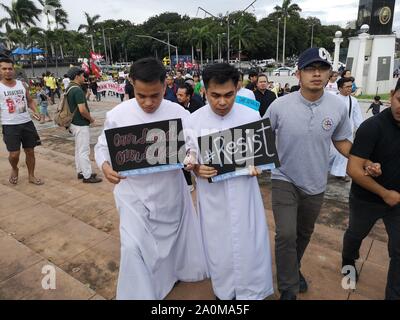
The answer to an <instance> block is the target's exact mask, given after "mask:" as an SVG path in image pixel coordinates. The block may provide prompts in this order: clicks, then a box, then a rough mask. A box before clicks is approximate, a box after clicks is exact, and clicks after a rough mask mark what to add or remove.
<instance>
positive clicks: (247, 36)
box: [232, 17, 255, 64]
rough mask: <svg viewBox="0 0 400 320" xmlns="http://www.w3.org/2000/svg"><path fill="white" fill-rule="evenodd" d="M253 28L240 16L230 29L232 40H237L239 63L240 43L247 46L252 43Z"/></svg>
mask: <svg viewBox="0 0 400 320" xmlns="http://www.w3.org/2000/svg"><path fill="white" fill-rule="evenodd" d="M254 32H255V29H254V28H253V27H252V26H251V25H250V24H249V23H247V21H246V20H245V19H244V18H243V17H242V18H240V19H239V21H238V23H237V24H235V26H234V28H233V30H232V40H238V41H239V64H240V60H241V53H242V44H243V45H244V46H245V47H247V48H249V47H251V46H252V45H253V40H254V36H253V35H254Z"/></svg>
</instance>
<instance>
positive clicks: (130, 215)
mask: <svg viewBox="0 0 400 320" xmlns="http://www.w3.org/2000/svg"><path fill="white" fill-rule="evenodd" d="M129 76H130V78H131V79H132V81H133V85H134V86H135V94H136V98H135V99H131V100H128V101H124V102H123V103H121V104H120V105H118V106H116V107H115V108H114V109H112V110H111V111H109V112H108V113H107V116H106V120H105V126H104V130H108V129H112V128H119V127H126V126H132V125H139V124H145V123H149V122H157V121H163V120H170V119H182V120H183V121H184V120H185V119H186V118H187V117H188V115H189V112H188V111H186V110H185V109H184V108H182V107H181V106H180V105H178V104H176V103H172V102H170V101H168V100H163V97H164V92H165V88H166V86H165V78H166V71H165V69H164V66H163V65H162V64H161V62H160V61H158V60H156V59H154V58H146V59H141V60H138V61H137V62H135V63H134V64H133V66H132V67H131V70H130V74H129ZM95 158H96V162H97V165H98V166H99V168H101V169H102V171H103V173H104V176H105V177H106V178H107V180H108V181H109V182H111V183H113V184H116V187H115V189H114V197H115V202H116V206H117V209H118V211H119V215H120V239H121V262H120V270H119V278H118V286H117V299H135V300H137V299H140V300H161V299H164V298H165V297H166V295H167V294H168V293H169V292H170V290H171V289H172V287H173V286H174V284H175V283H176V282H177V281H179V280H181V281H186V282H191V281H200V280H203V279H204V278H205V277H206V276H207V267H206V262H205V257H204V249H203V246H202V243H201V238H200V228H199V221H198V220H199V219H198V217H197V216H196V213H195V210H194V207H193V203H192V199H191V196H190V193H189V190H188V188H187V186H186V182H185V179H184V176H183V174H182V171H181V170H179V169H178V170H173V171H165V172H159V173H151V174H146V175H139V176H129V177H127V178H126V177H123V176H121V175H120V174H119V173H117V172H115V171H114V170H113V169H112V167H111V160H110V154H109V151H108V146H107V140H106V137H105V133H104V131H103V132H102V134H101V136H100V137H99V139H98V143H97V145H96V147H95Z"/></svg>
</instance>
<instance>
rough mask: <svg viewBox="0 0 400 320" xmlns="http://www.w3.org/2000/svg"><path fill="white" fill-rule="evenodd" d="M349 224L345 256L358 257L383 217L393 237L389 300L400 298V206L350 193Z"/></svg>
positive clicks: (350, 258)
mask: <svg viewBox="0 0 400 320" xmlns="http://www.w3.org/2000/svg"><path fill="white" fill-rule="evenodd" d="M349 204H350V220H349V227H348V229H347V230H346V232H345V234H344V238H343V252H342V256H343V259H349V260H356V259H358V258H359V257H360V254H359V250H360V247H361V243H362V241H363V239H364V238H365V237H366V236H367V235H368V234H369V232H370V231H371V229H372V228H373V226H374V225H375V223H376V221H378V220H379V219H383V223H384V224H385V228H386V232H387V234H388V237H389V243H388V249H389V257H390V264H389V272H388V275H387V284H386V293H385V298H386V299H387V300H400V205H397V206H395V207H389V206H388V205H386V204H380V203H374V202H367V201H364V200H361V199H359V198H357V197H356V196H355V195H353V194H350V202H349Z"/></svg>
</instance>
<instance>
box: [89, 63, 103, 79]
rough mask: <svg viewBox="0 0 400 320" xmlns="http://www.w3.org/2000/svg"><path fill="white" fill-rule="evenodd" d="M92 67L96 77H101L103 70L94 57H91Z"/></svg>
mask: <svg viewBox="0 0 400 320" xmlns="http://www.w3.org/2000/svg"><path fill="white" fill-rule="evenodd" d="M90 68H91V69H92V74H94V75H95V77H96V78H100V77H101V70H100V68H99V66H98V65H97V64H96V63H95V62H94V60H93V59H90Z"/></svg>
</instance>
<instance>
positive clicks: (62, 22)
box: [55, 8, 69, 29]
mask: <svg viewBox="0 0 400 320" xmlns="http://www.w3.org/2000/svg"><path fill="white" fill-rule="evenodd" d="M55 13H56V15H55V19H56V27H57V29H58V27H59V26H61V27H62V28H63V29H65V28H66V27H67V24H68V23H69V20H68V13H67V12H66V11H65V10H64V9H61V8H60V9H56V12H55Z"/></svg>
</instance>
